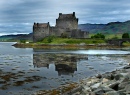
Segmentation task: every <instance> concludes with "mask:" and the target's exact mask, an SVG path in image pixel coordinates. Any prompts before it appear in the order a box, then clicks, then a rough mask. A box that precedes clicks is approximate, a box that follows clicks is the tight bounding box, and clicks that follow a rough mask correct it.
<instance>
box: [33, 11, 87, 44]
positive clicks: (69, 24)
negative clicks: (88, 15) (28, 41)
mask: <svg viewBox="0 0 130 95" xmlns="http://www.w3.org/2000/svg"><path fill="white" fill-rule="evenodd" d="M63 35H65V36H66V37H68V38H88V32H86V31H81V30H80V29H78V18H76V16H75V12H73V13H72V14H62V13H59V17H58V19H56V25H55V27H52V26H50V24H49V22H48V23H34V25H33V41H34V42H37V41H40V40H42V39H43V38H44V37H47V36H58V37H61V36H63Z"/></svg>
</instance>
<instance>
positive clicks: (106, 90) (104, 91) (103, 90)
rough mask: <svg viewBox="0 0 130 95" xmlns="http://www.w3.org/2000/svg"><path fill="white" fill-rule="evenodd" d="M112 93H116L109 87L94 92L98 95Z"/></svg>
mask: <svg viewBox="0 0 130 95" xmlns="http://www.w3.org/2000/svg"><path fill="white" fill-rule="evenodd" d="M110 91H114V90H113V89H111V88H108V87H100V88H98V89H96V90H95V91H93V92H94V93H95V94H96V95H103V94H105V93H107V92H110Z"/></svg>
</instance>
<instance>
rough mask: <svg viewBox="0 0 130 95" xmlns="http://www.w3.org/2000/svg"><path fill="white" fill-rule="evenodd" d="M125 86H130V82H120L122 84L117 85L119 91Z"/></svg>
mask: <svg viewBox="0 0 130 95" xmlns="http://www.w3.org/2000/svg"><path fill="white" fill-rule="evenodd" d="M127 84H130V82H122V83H120V84H119V85H118V89H119V90H121V89H124V88H125V86H126V85H127Z"/></svg>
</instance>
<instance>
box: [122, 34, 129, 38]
mask: <svg viewBox="0 0 130 95" xmlns="http://www.w3.org/2000/svg"><path fill="white" fill-rule="evenodd" d="M122 38H130V37H129V33H123V34H122Z"/></svg>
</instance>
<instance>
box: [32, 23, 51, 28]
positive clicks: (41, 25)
mask: <svg viewBox="0 0 130 95" xmlns="http://www.w3.org/2000/svg"><path fill="white" fill-rule="evenodd" d="M48 26H50V24H49V22H48V23H35V22H34V24H33V27H42V28H46V27H48Z"/></svg>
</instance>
